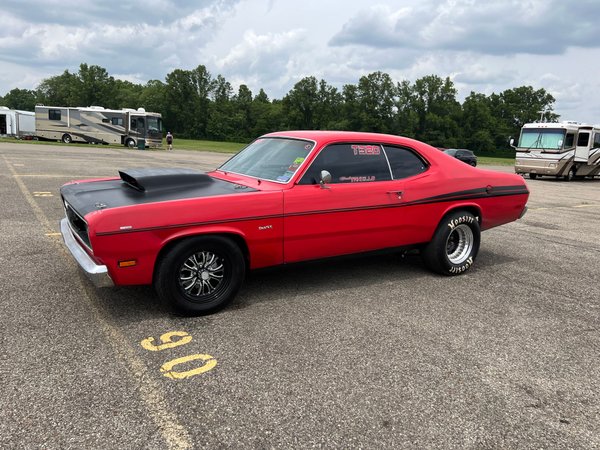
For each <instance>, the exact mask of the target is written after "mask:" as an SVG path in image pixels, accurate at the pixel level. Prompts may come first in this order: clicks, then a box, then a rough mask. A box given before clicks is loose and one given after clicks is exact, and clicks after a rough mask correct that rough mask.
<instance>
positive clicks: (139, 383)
mask: <svg viewBox="0 0 600 450" xmlns="http://www.w3.org/2000/svg"><path fill="white" fill-rule="evenodd" d="M2 158H3V159H4V163H5V164H6V166H7V167H8V170H9V171H10V172H11V173H12V175H13V177H14V179H15V181H16V183H17V185H18V186H19V189H20V190H21V193H22V194H23V196H24V197H25V200H27V203H29V206H31V209H32V210H33V214H34V215H35V217H36V218H37V220H38V222H39V223H40V224H41V225H42V227H43V228H44V229H45V231H46V233H48V234H50V233H55V232H54V230H53V227H52V226H51V225H50V221H49V220H48V218H47V217H46V216H45V214H44V212H43V211H42V209H41V208H40V207H39V206H38V205H37V203H36V202H35V200H34V198H33V196H32V195H31V194H30V193H29V191H28V190H27V186H25V183H23V180H21V177H20V176H19V174H17V173H16V172H15V170H14V168H13V167H12V166H11V165H10V164H9V163H8V160H7V159H6V156H4V155H2ZM53 241H54V243H55V245H57V246H58V248H59V251H60V252H61V253H62V254H63V255H65V259H67V260H69V261H71V264H72V265H73V264H75V262H74V261H72V258H71V257H70V255H67V251H66V249H65V248H64V246H63V245H60V244H59V241H56V240H53ZM77 280H79V290H80V291H82V292H83V294H84V295H83V297H84V298H85V299H86V300H87V303H88V304H89V306H90V309H91V311H92V316H93V318H94V320H95V321H96V322H97V323H98V326H99V327H100V329H101V330H102V332H103V333H104V336H105V338H106V340H107V342H108V343H109V344H110V346H111V348H112V350H113V352H114V353H115V355H116V356H117V358H118V359H120V360H121V361H122V363H123V365H124V366H125V367H128V368H129V374H130V375H131V376H132V378H133V381H134V383H135V384H136V387H137V391H138V392H139V393H140V397H141V398H142V400H143V401H144V403H145V404H146V407H147V410H148V415H149V416H150V417H151V418H152V420H153V421H154V423H155V425H156V427H157V428H158V430H160V433H161V435H162V437H163V439H164V440H165V442H166V444H167V447H168V448H169V449H174V450H185V449H189V448H192V441H191V438H190V435H189V433H188V431H187V429H186V428H185V427H184V426H183V425H181V424H180V423H179V421H178V419H177V416H176V415H175V414H173V413H172V412H171V411H170V410H169V407H168V403H167V400H166V398H165V396H164V394H163V392H162V390H161V388H160V385H159V384H158V382H156V381H154V380H153V379H152V378H150V377H148V376H146V374H147V373H148V372H149V369H148V367H147V366H146V365H145V364H144V362H143V361H142V360H141V359H140V358H138V357H137V355H136V351H135V350H134V348H133V347H132V346H131V345H130V344H129V341H128V340H127V338H126V337H125V336H124V335H123V333H122V332H121V331H120V330H119V329H118V328H116V327H114V326H113V325H112V324H111V323H110V322H109V320H108V319H107V317H106V315H105V314H104V313H103V312H102V311H101V310H100V309H99V307H98V306H97V305H98V303H100V302H99V300H98V301H94V300H92V299H96V300H97V295H96V293H95V292H91V291H89V286H87V285H86V284H84V283H83V281H81V280H80V279H79V278H77Z"/></svg>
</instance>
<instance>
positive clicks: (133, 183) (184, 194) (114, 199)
mask: <svg viewBox="0 0 600 450" xmlns="http://www.w3.org/2000/svg"><path fill="white" fill-rule="evenodd" d="M119 175H120V176H121V179H120V180H108V181H93V182H84V183H75V184H67V185H65V186H63V187H61V189H60V193H61V195H62V197H63V199H64V200H65V201H66V202H67V203H69V205H71V207H72V208H73V209H74V210H75V211H77V213H79V215H81V216H85V215H86V214H89V213H90V212H93V211H98V210H101V209H108V208H116V207H120V206H128V205H137V204H143V203H155V202H165V201H170V200H181V199H187V198H197V197H210V196H215V195H227V194H241V193H245V192H254V191H256V189H253V188H249V187H247V186H242V185H239V184H235V183H230V182H228V181H223V180H219V179H216V178H212V177H210V176H209V175H207V174H205V173H202V172H199V171H197V170H193V169H180V168H155V169H127V170H120V171H119Z"/></svg>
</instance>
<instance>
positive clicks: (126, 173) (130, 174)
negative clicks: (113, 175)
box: [119, 168, 214, 192]
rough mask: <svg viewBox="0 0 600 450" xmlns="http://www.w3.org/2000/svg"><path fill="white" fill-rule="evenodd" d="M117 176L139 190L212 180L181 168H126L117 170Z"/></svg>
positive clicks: (203, 182)
mask: <svg viewBox="0 0 600 450" xmlns="http://www.w3.org/2000/svg"><path fill="white" fill-rule="evenodd" d="M119 176H120V177H121V180H123V181H124V182H125V183H126V184H127V185H128V186H131V187H132V188H133V189H135V190H137V191H139V192H154V191H158V190H165V189H181V188H186V187H190V186H196V187H198V186H202V185H206V184H210V183H213V182H214V180H213V179H212V178H211V177H209V176H208V175H207V174H205V173H202V172H199V171H197V170H194V169H183V168H153V169H126V170H119Z"/></svg>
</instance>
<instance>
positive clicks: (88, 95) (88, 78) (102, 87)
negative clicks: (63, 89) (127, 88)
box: [71, 63, 123, 108]
mask: <svg viewBox="0 0 600 450" xmlns="http://www.w3.org/2000/svg"><path fill="white" fill-rule="evenodd" d="M76 80H77V82H76V84H75V85H76V86H77V88H76V92H77V103H78V104H77V105H71V106H92V105H97V106H104V107H105V108H118V107H119V105H118V103H117V98H116V95H115V94H116V92H115V79H114V78H113V77H111V76H110V75H109V74H108V72H107V71H106V69H105V68H103V67H100V66H96V65H91V66H88V65H87V64H85V63H83V64H81V65H80V66H79V72H78V73H77V76H76ZM122 83H123V82H122Z"/></svg>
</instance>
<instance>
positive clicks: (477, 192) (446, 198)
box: [96, 185, 529, 236]
mask: <svg viewBox="0 0 600 450" xmlns="http://www.w3.org/2000/svg"><path fill="white" fill-rule="evenodd" d="M494 191H504V192H494ZM460 194H462V195H460ZM523 194H529V190H528V189H527V187H526V186H523V185H516V186H497V187H495V188H493V190H492V191H491V193H490V194H488V193H487V191H486V189H485V188H483V189H471V190H468V191H459V192H456V193H452V194H444V195H436V196H434V197H427V198H423V199H420V200H413V201H412V202H406V203H399V204H389V203H385V204H380V205H372V206H357V207H352V208H338V209H323V210H312V211H303V212H298V213H292V214H285V215H284V214H274V215H268V216H252V217H241V218H239V217H238V218H233V219H222V220H210V221H204V222H190V223H185V224H177V225H166V226H159V227H146V228H136V229H131V230H119V231H105V232H100V233H96V236H110V235H114V234H127V233H140V232H144V231H155V230H168V229H173V228H187V227H195V226H203V225H217V224H223V223H232V222H249V221H252V220H269V219H281V218H284V217H299V216H311V215H318V214H334V213H344V212H354V211H369V210H372V209H388V208H404V207H407V206H415V205H426V204H431V203H446V202H450V201H460V200H472V199H477V198H491V197H505V196H510V195H523Z"/></svg>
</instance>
